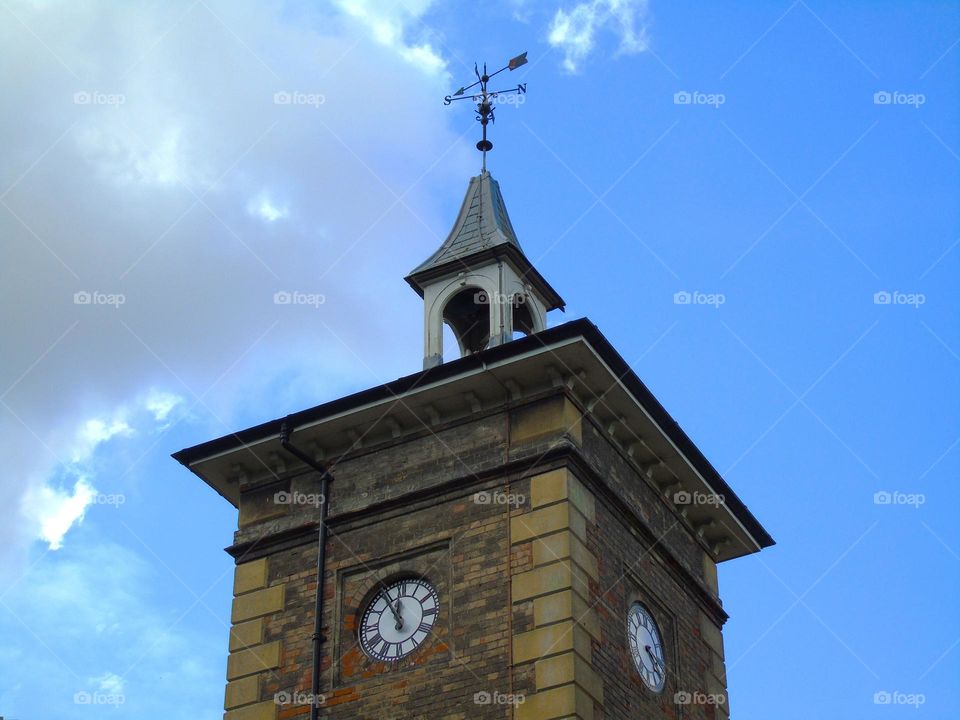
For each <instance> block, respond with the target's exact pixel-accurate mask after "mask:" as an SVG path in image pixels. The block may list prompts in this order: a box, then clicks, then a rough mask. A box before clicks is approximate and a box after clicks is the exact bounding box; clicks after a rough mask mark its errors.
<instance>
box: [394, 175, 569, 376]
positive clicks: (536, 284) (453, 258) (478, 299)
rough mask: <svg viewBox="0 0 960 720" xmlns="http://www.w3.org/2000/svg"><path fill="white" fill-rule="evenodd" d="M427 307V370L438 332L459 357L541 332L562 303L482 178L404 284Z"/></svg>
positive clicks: (438, 356)
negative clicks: (446, 333) (446, 331)
mask: <svg viewBox="0 0 960 720" xmlns="http://www.w3.org/2000/svg"><path fill="white" fill-rule="evenodd" d="M406 281H407V282H408V283H409V284H410V286H411V287H412V288H413V289H414V290H416V291H417V294H419V295H420V296H421V297H422V298H423V301H424V367H431V366H433V365H438V364H440V362H442V358H443V325H444V324H447V325H449V326H450V328H451V329H452V330H453V333H454V335H455V336H456V338H457V342H458V343H459V345H460V353H461V355H468V354H470V353H475V352H479V351H480V350H483V349H485V348H488V347H493V346H495V345H501V344H503V343H506V342H510V341H511V340H513V338H514V332H520V333H523V334H527V335H529V334H532V333H536V332H540V331H541V330H545V329H546V315H547V312H549V311H550V310H554V309H556V308H559V309H561V310H562V309H563V306H564V302H563V298H561V297H560V295H559V294H558V293H557V291H556V290H554V289H553V288H552V287H551V286H550V284H549V283H548V282H547V281H546V280H545V279H544V277H543V276H542V275H541V274H540V273H539V272H538V271H537V269H536V268H535V267H534V266H533V263H531V262H530V260H529V259H528V258H527V256H526V255H525V254H524V252H523V249H522V248H521V247H520V241H519V240H518V239H517V235H516V233H515V232H514V229H513V225H512V223H511V222H510V216H509V215H508V214H507V207H506V205H505V204H504V202H503V195H502V194H501V192H500V185H499V184H498V183H497V181H496V180H494V179H493V177H492V176H491V175H490V173H488V172H486V171H483V172H482V173H480V175H478V176H476V177H474V178H471V179H470V185H469V186H468V187H467V193H466V195H465V196H464V199H463V204H462V205H461V207H460V213H459V215H458V216H457V220H456V222H455V223H454V225H453V229H452V230H451V231H450V234H449V235H448V236H447V239H446V240H445V241H444V242H443V244H442V245H440V247H439V248H438V249H437V251H436V252H434V253H433V254H432V255H431V256H430V257H429V258H427V259H426V260H425V261H424V262H423V263H421V264H420V265H418V266H417V267H416V268H415V269H414V270H413V271H411V273H410V274H409V275H408V276H407V277H406Z"/></svg>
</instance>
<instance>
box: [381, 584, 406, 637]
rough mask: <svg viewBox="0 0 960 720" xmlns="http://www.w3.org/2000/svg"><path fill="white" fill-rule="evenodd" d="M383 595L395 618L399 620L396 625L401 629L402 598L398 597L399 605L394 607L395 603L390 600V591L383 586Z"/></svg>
mask: <svg viewBox="0 0 960 720" xmlns="http://www.w3.org/2000/svg"><path fill="white" fill-rule="evenodd" d="M383 597H384V600H385V601H386V603H387V607H388V608H390V613H391V614H392V615H393V619H394V620H396V621H397V624H396V625H395V627H396V629H397V630H399V629H401V628H402V627H403V618H402V617H400V598H397V606H396V607H394V606H393V603H391V602H390V591H389V590H388V589H387V588H386V587H384V588H383Z"/></svg>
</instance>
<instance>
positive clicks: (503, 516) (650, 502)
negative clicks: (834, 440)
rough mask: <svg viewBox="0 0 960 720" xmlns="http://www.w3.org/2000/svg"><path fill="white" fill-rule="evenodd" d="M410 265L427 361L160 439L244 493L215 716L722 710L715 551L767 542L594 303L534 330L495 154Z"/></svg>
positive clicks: (692, 714)
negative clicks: (249, 419)
mask: <svg viewBox="0 0 960 720" xmlns="http://www.w3.org/2000/svg"><path fill="white" fill-rule="evenodd" d="M406 279H407V282H408V283H409V284H410V285H411V286H412V287H413V288H414V290H416V291H417V293H418V294H420V295H421V296H422V297H423V300H424V360H423V367H424V369H423V370H422V371H420V372H417V373H414V374H412V375H408V376H406V377H402V378H400V379H398V380H395V381H393V382H391V383H387V384H385V385H381V386H379V387H374V388H370V389H368V390H364V391H363V392H359V393H356V394H354V395H350V396H347V397H343V398H340V399H338V400H334V401H332V402H328V403H325V404H323V405H318V406H316V407H313V408H309V409H307V410H303V411H301V412H298V413H295V414H293V415H290V416H288V417H286V418H280V419H277V420H271V421H269V422H265V423H263V424H262V425H258V426H256V427H252V428H248V429H246V430H241V431H239V432H237V433H235V434H231V435H228V436H225V437H222V438H219V439H216V440H212V441H210V442H206V443H203V444H201V445H197V446H196V447H192V448H188V449H186V450H182V451H180V452H178V453H176V455H175V456H174V457H175V458H176V459H177V460H179V461H180V462H181V463H183V464H184V465H185V466H186V467H187V468H189V469H190V470H191V471H193V472H194V473H196V474H197V475H198V476H199V477H200V478H201V479H203V480H204V482H206V483H207V484H209V485H210V486H211V487H212V488H214V489H215V490H216V491H217V492H219V493H220V494H221V495H222V496H223V497H224V498H226V500H227V501H229V502H230V503H231V504H232V505H234V506H235V507H236V508H237V509H238V523H239V525H238V530H237V531H236V533H235V535H234V538H233V544H232V545H231V546H230V547H229V548H228V549H227V552H229V553H230V555H231V556H233V558H234V559H235V561H236V574H235V580H234V594H235V598H234V601H233V608H232V629H231V632H230V638H229V652H230V654H229V657H228V661H227V687H226V701H225V708H226V714H225V716H224V717H225V718H226V719H227V720H267V719H276V718H299V717H303V718H306V717H309V716H310V715H311V713H315V714H316V716H318V717H324V718H338V719H339V718H369V719H371V720H374V719H375V720H385V719H393V718H396V719H398V720H399V719H401V718H410V719H413V718H424V719H429V720H441V719H443V718H450V719H451V720H452V719H454V718H516V719H518V720H527V719H529V720H549V719H550V718H580V719H581V720H592V719H596V720H599V719H600V718H604V719H610V720H626V719H627V718H642V719H645V720H653V719H659V718H690V719H703V720H707V719H711V720H712V719H714V718H720V719H722V718H726V717H728V715H729V710H728V703H727V698H726V680H725V672H724V655H723V641H722V635H721V629H722V627H723V624H724V621H725V620H726V619H727V615H726V613H725V612H724V610H723V606H722V604H721V602H720V598H719V591H718V588H717V569H716V567H717V563H720V562H724V561H727V560H732V559H734V558H737V557H740V556H743V555H747V554H750V553H754V552H758V551H759V550H760V549H762V548H764V547H767V546H769V545H772V544H773V540H772V539H771V538H770V536H769V535H768V534H767V532H766V531H765V530H764V529H763V527H762V526H761V525H760V523H759V522H758V521H757V520H756V519H755V518H754V517H753V515H751V513H750V512H749V510H748V509H747V507H746V506H745V505H744V504H743V503H742V502H741V501H740V499H739V498H738V497H737V496H736V495H735V494H734V493H733V491H732V490H731V489H730V487H729V486H728V485H727V483H726V482H725V481H724V479H723V478H722V477H721V476H720V475H719V474H718V473H717V471H716V470H715V469H714V468H713V466H712V465H711V464H710V463H709V461H708V460H707V459H706V458H705V457H704V456H703V455H702V454H701V453H700V451H699V450H698V449H697V447H696V446H695V445H694V444H693V442H692V441H691V440H690V438H689V437H687V435H686V434H685V433H684V432H683V430H681V429H680V427H679V426H678V425H677V424H676V422H674V420H673V419H672V418H671V417H670V415H669V414H668V413H667V412H666V410H664V408H663V406H662V405H660V403H659V402H657V400H656V398H654V397H653V395H652V394H651V393H650V391H649V390H648V389H647V388H646V386H645V385H644V384H643V383H642V382H641V381H640V379H639V378H638V377H637V376H636V375H635V374H634V372H633V371H632V370H631V369H630V367H629V366H628V365H627V363H626V362H624V360H623V358H621V357H620V355H619V354H617V351H616V350H615V349H614V348H613V346H611V344H610V343H609V342H608V341H607V340H606V339H605V338H604V336H603V335H601V334H600V332H599V330H597V328H596V327H595V326H594V325H593V324H592V323H590V322H589V321H588V320H575V321H573V322H568V323H565V324H562V325H558V326H556V327H552V328H549V329H548V328H547V322H546V315H547V313H548V312H549V311H550V310H553V309H556V308H562V307H563V300H562V299H561V297H560V295H559V294H558V293H557V292H556V291H555V290H554V289H553V288H552V287H551V286H550V285H549V283H547V281H546V280H545V279H544V278H543V277H542V276H541V275H540V273H539V272H537V270H536V269H535V268H534V267H533V265H532V264H531V263H530V261H529V260H528V259H527V257H526V255H525V254H524V252H523V250H522V249H521V247H520V243H519V241H518V239H517V236H516V234H515V232H514V229H513V226H512V225H511V223H510V219H509V217H508V215H507V211H506V207H505V205H504V201H503V197H502V195H501V192H500V188H499V186H498V184H497V182H496V181H495V180H494V179H493V178H492V177H491V176H490V175H489V174H488V173H487V172H483V173H482V174H481V175H480V176H478V177H475V178H473V179H472V180H471V181H470V185H469V188H468V190H467V194H466V198H465V199H464V202H463V206H462V208H461V209H460V214H459V216H458V218H457V220H456V223H455V225H454V228H453V230H452V231H451V233H450V235H449V237H448V238H447V240H446V241H445V242H444V243H443V245H442V246H441V247H440V248H439V249H438V250H437V251H436V252H435V253H434V254H433V255H432V256H431V257H430V258H428V259H427V260H426V262H424V263H423V264H422V265H420V266H419V267H417V268H416V269H415V270H414V271H413V272H412V273H411V274H410V275H409V276H408V277H407V278H406ZM444 323H445V324H447V325H448V326H449V327H450V328H451V329H452V330H453V335H454V336H455V338H456V340H457V343H458V345H459V350H460V355H461V357H460V358H459V359H457V360H453V361H451V362H443V356H444V353H443V347H442V342H443V333H442V327H443V324H444ZM324 518H325V519H324ZM320 538H324V539H325V541H324V542H321V541H320ZM318 576H319V577H320V578H322V580H321V582H320V583H318V582H317V578H318ZM318 585H319V591H318ZM318 610H319V615H317V612H318ZM317 618H319V619H320V623H319V625H320V626H321V628H322V629H321V632H320V633H319V634H318V636H317V637H316V638H315V637H314V626H315V620H316V619H317ZM315 658H316V659H317V660H318V662H316V663H315V662H314V659H315ZM314 692H315V693H316V694H315V695H313V693H314Z"/></svg>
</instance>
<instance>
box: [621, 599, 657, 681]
mask: <svg viewBox="0 0 960 720" xmlns="http://www.w3.org/2000/svg"><path fill="white" fill-rule="evenodd" d="M627 638H628V640H629V641H630V654H631V655H632V656H633V664H634V665H635V666H636V668H637V672H638V673H640V679H641V680H643V684H644V685H646V686H647V687H648V688H650V689H651V690H653V691H654V692H662V691H663V688H664V686H665V685H666V683H667V661H666V660H665V659H664V656H663V640H662V639H661V637H660V628H658V627H657V623H656V621H655V620H654V619H653V616H652V615H650V612H649V611H648V610H647V609H646V608H645V607H644V606H643V605H641V604H640V603H634V604H633V606H632V607H631V608H630V612H629V613H627Z"/></svg>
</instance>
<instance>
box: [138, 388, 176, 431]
mask: <svg viewBox="0 0 960 720" xmlns="http://www.w3.org/2000/svg"><path fill="white" fill-rule="evenodd" d="M182 402H183V398H182V397H180V396H179V395H176V394H174V393H172V392H165V391H163V390H157V389H156V388H152V389H151V390H150V392H148V393H147V397H146V399H145V400H144V401H143V407H144V409H145V410H147V411H148V412H149V413H150V414H151V415H153V419H154V420H156V421H157V422H158V423H162V422H165V421H166V419H167V417H169V415H170V413H171V412H172V411H173V409H174V408H175V407H176V406H177V405H179V404H181V403H182Z"/></svg>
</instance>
